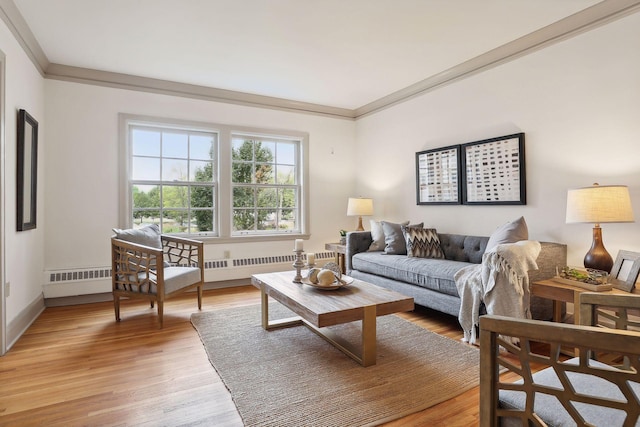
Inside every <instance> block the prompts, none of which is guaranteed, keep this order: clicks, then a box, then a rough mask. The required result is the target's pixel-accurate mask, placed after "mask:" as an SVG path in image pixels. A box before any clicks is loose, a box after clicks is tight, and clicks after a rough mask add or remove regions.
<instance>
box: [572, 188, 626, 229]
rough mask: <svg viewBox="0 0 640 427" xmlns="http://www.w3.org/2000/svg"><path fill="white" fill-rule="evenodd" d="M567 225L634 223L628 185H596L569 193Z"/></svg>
mask: <svg viewBox="0 0 640 427" xmlns="http://www.w3.org/2000/svg"><path fill="white" fill-rule="evenodd" d="M566 219H567V223H575V222H590V223H595V224H600V223H605V222H633V221H634V219H633V209H632V208H631V197H630V196H629V189H628V188H627V186H626V185H594V186H593V187H584V188H576V189H572V190H569V191H568V193H567V218H566Z"/></svg>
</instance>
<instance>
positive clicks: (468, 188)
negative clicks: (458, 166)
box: [461, 133, 526, 205]
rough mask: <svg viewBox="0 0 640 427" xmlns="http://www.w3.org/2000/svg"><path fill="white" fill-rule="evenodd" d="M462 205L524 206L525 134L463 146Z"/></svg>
mask: <svg viewBox="0 0 640 427" xmlns="http://www.w3.org/2000/svg"><path fill="white" fill-rule="evenodd" d="M461 155H462V175H463V178H462V199H463V201H462V203H464V204H465V205H525V204H526V185H525V184H526V183H525V162H524V159H525V158H524V133H516V134H513V135H506V136H500V137H497V138H491V139H484V140H482V141H475V142H469V143H466V144H462V146H461Z"/></svg>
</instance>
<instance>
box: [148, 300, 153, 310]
mask: <svg viewBox="0 0 640 427" xmlns="http://www.w3.org/2000/svg"><path fill="white" fill-rule="evenodd" d="M149 302H150V303H151V308H153V300H151V301H149Z"/></svg>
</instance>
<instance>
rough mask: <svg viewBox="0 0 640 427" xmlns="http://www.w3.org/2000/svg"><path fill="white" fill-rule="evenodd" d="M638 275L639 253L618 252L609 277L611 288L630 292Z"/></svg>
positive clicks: (639, 266) (639, 265) (639, 268)
mask: <svg viewBox="0 0 640 427" xmlns="http://www.w3.org/2000/svg"><path fill="white" fill-rule="evenodd" d="M639 274H640V253H638V252H631V251H618V256H616V261H615V262H614V263H613V267H612V268H611V273H610V276H611V278H612V280H611V284H612V285H613V287H615V288H618V289H621V290H623V291H627V292H631V291H632V290H633V288H634V286H635V285H636V281H637V280H638V275H639Z"/></svg>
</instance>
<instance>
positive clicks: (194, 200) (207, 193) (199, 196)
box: [191, 186, 213, 208]
mask: <svg viewBox="0 0 640 427" xmlns="http://www.w3.org/2000/svg"><path fill="white" fill-rule="evenodd" d="M191 207H192V208H212V207H213V186H211V187H203V186H193V187H191Z"/></svg>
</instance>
